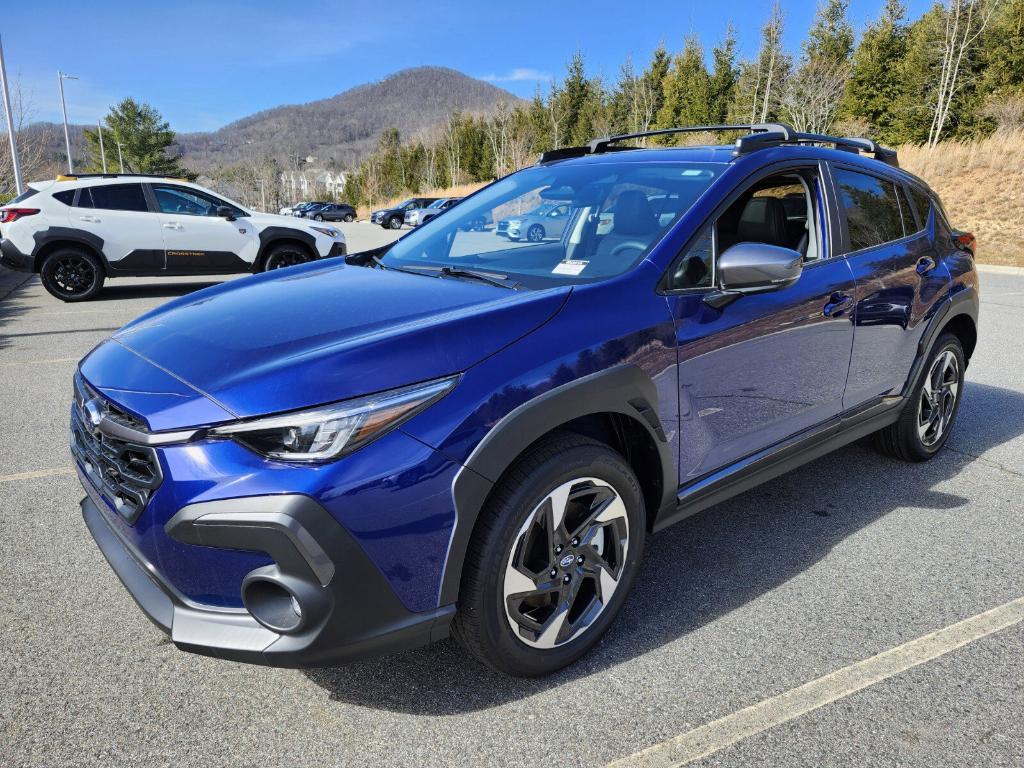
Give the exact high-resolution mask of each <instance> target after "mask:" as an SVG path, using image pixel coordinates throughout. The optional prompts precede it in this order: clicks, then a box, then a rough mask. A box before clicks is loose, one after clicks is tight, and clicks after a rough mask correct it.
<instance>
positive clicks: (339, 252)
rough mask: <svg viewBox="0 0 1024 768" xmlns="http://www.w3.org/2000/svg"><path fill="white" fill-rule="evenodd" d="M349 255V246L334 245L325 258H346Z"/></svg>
mask: <svg viewBox="0 0 1024 768" xmlns="http://www.w3.org/2000/svg"><path fill="white" fill-rule="evenodd" d="M347 253H348V246H347V245H345V243H337V242H336V243H333V244H332V245H331V249H330V250H329V251H328V252H327V255H326V256H324V258H325V259H330V258H332V257H334V256H345V255H346V254H347Z"/></svg>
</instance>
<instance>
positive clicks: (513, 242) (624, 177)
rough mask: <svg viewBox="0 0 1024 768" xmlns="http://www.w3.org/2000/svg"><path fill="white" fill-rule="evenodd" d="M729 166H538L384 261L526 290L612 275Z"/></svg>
mask: <svg viewBox="0 0 1024 768" xmlns="http://www.w3.org/2000/svg"><path fill="white" fill-rule="evenodd" d="M722 167H723V166H722V165H720V164H712V163H686V162H636V161H627V162H617V163H594V164H586V165H568V166H562V167H559V166H553V167H552V166H547V167H544V166H540V167H534V168H529V169H527V170H524V171H520V172H518V173H515V174H512V175H511V176H508V177H506V178H504V179H501V180H500V181H497V182H495V183H494V184H491V185H490V186H488V187H486V188H484V189H483V190H481V191H480V192H478V193H477V194H475V195H474V196H472V197H470V198H467V199H466V200H464V201H462V202H461V203H460V204H459V205H458V207H456V208H453V209H452V210H451V212H450V213H448V214H446V215H445V216H439V217H437V218H434V219H431V220H430V221H428V222H427V223H426V224H424V225H423V226H422V227H420V228H418V229H416V230H414V231H413V232H411V233H409V234H408V235H406V236H405V237H403V238H402V239H401V240H399V241H397V242H396V243H395V244H394V245H393V246H392V247H391V248H390V249H389V250H388V251H387V252H386V253H385V254H384V255H383V256H382V257H381V258H380V263H381V264H382V265H383V266H385V267H391V268H395V269H408V270H415V269H422V270H423V271H424V272H425V273H427V274H430V273H433V274H439V273H444V272H449V273H450V272H451V270H456V271H457V270H468V271H473V272H478V273H481V274H483V275H485V276H491V277H493V276H495V275H496V276H497V277H498V279H500V280H501V281H502V284H508V285H515V286H517V287H525V288H544V287H548V286H551V285H558V284H566V283H586V282H595V281H598V280H603V279H607V278H609V277H612V276H614V275H618V274H621V273H623V272H625V271H626V270H628V269H630V268H631V267H632V266H634V265H635V264H637V263H638V262H639V261H640V260H641V259H643V257H644V256H645V255H646V254H647V252H648V251H649V250H650V249H651V248H652V247H653V246H654V245H655V244H656V243H657V242H658V240H660V239H661V236H662V235H663V234H664V233H665V232H667V231H668V229H669V228H670V227H671V226H672V224H673V223H674V222H675V221H676V220H677V219H678V218H679V217H680V216H681V215H682V214H683V213H685V212H686V211H687V210H688V209H689V208H690V206H692V205H693V204H694V202H696V200H697V198H699V197H700V196H701V194H703V192H704V191H705V190H706V189H707V188H708V186H710V184H711V182H712V181H713V180H714V179H715V178H716V177H717V176H718V174H719V172H720V170H721V168H722ZM505 281H507V282H505Z"/></svg>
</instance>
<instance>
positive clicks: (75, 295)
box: [39, 248, 106, 302]
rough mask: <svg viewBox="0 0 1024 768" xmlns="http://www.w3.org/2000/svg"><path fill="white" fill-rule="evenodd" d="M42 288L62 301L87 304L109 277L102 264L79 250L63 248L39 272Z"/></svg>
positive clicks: (53, 254)
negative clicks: (85, 302) (84, 302)
mask: <svg viewBox="0 0 1024 768" xmlns="http://www.w3.org/2000/svg"><path fill="white" fill-rule="evenodd" d="M39 276H40V277H41V278H42V281H43V287H44V288H45V289H46V290H47V291H48V292H49V293H50V295H52V296H55V297H57V298H58V299H60V300H61V301H67V302H74V301H88V300H89V299H91V298H93V297H94V296H96V295H97V294H98V293H99V292H100V290H101V289H102V288H103V281H104V280H105V279H106V273H105V272H104V271H103V265H102V264H101V263H100V260H99V259H97V258H96V257H95V256H93V255H92V254H91V253H89V252H87V251H83V250H81V249H79V248H61V249H60V250H58V251H54V252H53V253H51V254H50V255H49V256H47V257H46V260H45V261H44V262H43V265H42V267H41V268H40V270H39Z"/></svg>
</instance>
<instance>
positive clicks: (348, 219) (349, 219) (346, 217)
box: [345, 213, 356, 224]
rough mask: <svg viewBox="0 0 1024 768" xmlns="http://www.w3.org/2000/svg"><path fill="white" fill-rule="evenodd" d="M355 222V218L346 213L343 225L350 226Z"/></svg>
mask: <svg viewBox="0 0 1024 768" xmlns="http://www.w3.org/2000/svg"><path fill="white" fill-rule="evenodd" d="M355 220H356V217H355V216H353V215H352V214H351V213H346V214H345V223H346V224H351V223H352V222H353V221H355Z"/></svg>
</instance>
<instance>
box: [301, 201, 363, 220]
mask: <svg viewBox="0 0 1024 768" xmlns="http://www.w3.org/2000/svg"><path fill="white" fill-rule="evenodd" d="M305 218H307V219H313V220H314V221H345V222H349V221H355V220H356V209H355V208H354V207H353V206H351V205H349V204H348V203H327V204H325V205H321V206H320V207H319V208H313V209H311V210H309V211H307V212H306V216H305Z"/></svg>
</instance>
